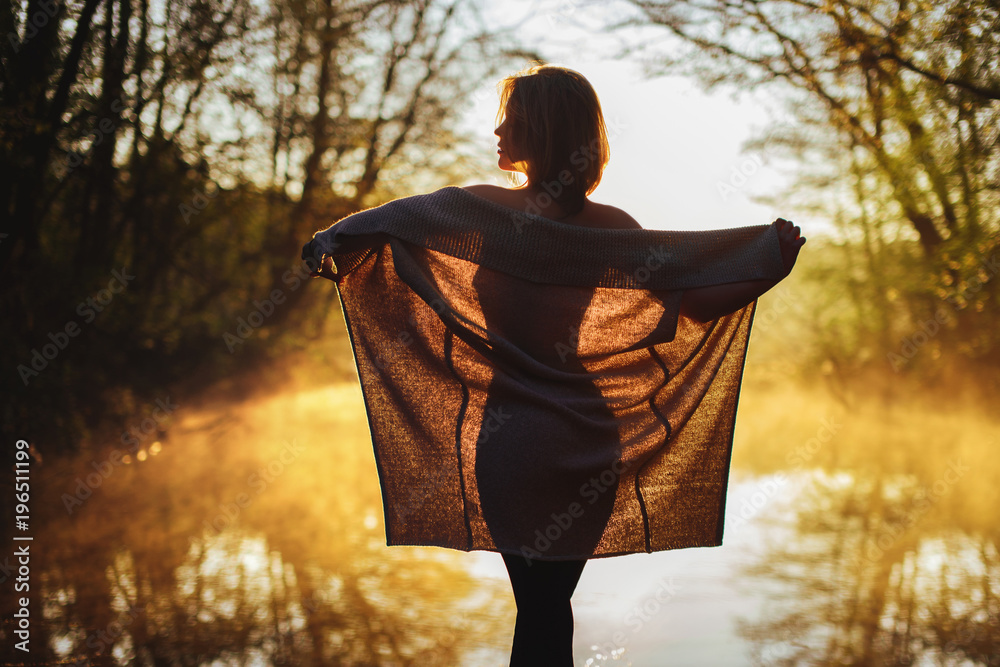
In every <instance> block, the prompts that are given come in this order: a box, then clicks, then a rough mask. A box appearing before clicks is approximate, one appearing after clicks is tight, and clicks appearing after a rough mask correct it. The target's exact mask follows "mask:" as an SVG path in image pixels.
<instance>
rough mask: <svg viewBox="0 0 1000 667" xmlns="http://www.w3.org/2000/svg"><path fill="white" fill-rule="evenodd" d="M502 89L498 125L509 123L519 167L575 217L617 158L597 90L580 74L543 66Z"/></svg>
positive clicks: (507, 82)
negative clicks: (545, 187)
mask: <svg viewBox="0 0 1000 667" xmlns="http://www.w3.org/2000/svg"><path fill="white" fill-rule="evenodd" d="M498 88H499V90H500V109H499V111H498V112H497V125H499V124H500V123H501V122H502V121H503V120H504V119H506V120H507V122H508V127H509V128H510V135H509V136H510V139H511V140H512V141H513V145H514V146H516V152H517V154H518V157H519V158H520V160H518V162H517V164H516V165H515V166H516V167H517V168H518V169H519V170H521V171H523V172H524V173H525V174H526V175H527V177H528V183H530V184H532V185H542V184H543V183H545V184H549V187H548V188H547V190H548V191H549V192H550V194H551V193H552V191H553V190H556V191H558V194H557V195H556V194H553V195H552V197H553V199H555V200H556V201H557V202H558V203H559V204H560V205H561V206H562V207H563V208H565V209H567V211H568V212H569V213H575V212H577V211H579V210H580V209H581V208H582V207H583V203H584V198H585V197H586V196H587V195H589V194H590V193H591V192H593V191H594V189H595V188H596V187H597V184H598V183H600V182H601V175H602V174H603V173H604V167H605V166H606V165H607V164H608V160H609V158H610V157H611V149H610V146H609V145H608V131H607V128H606V126H605V124H604V114H603V113H601V103H600V100H599V99H598V98H597V93H596V92H595V91H594V88H593V87H592V86H591V85H590V82H589V81H587V79H586V78H584V76H583V75H582V74H580V73H579V72H576V71H574V70H571V69H568V68H565V67H560V66H558V65H545V64H541V63H536V64H534V65H532V66H530V67H528V68H526V69H524V70H521V71H520V72H517V73H516V74H513V75H511V76H508V77H506V78H504V79H503V80H502V81H501V82H500V83H499V84H498ZM555 186H561V187H555Z"/></svg>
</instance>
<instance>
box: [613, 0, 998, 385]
mask: <svg viewBox="0 0 1000 667" xmlns="http://www.w3.org/2000/svg"><path fill="white" fill-rule="evenodd" d="M632 5H633V6H634V7H635V8H636V9H637V10H638V14H637V17H636V18H634V19H633V20H631V21H629V22H627V24H626V25H628V26H636V25H639V26H645V27H653V28H655V29H657V30H662V31H666V32H668V33H670V34H671V35H673V36H674V37H676V38H678V39H679V41H680V43H681V44H683V45H684V46H685V48H684V49H683V50H682V51H681V53H680V54H679V55H678V54H676V53H675V54H668V55H661V56H658V57H657V58H656V61H657V62H658V64H659V67H658V69H657V70H656V71H660V72H663V71H684V72H688V73H693V74H696V75H698V76H699V77H700V78H701V79H702V80H703V81H704V82H705V83H706V84H707V85H710V86H711V85H719V84H731V85H736V86H740V87H761V88H763V87H767V88H769V89H770V90H774V91H776V92H777V91H780V92H781V94H783V95H784V96H785V97H786V99H787V100H788V101H789V108H790V113H791V114H792V117H793V118H795V119H797V121H798V124H797V125H796V126H795V127H790V128H779V129H777V130H776V131H774V132H772V136H777V137H778V138H779V141H780V142H781V143H783V145H784V146H785V147H786V148H787V149H788V150H789V152H790V154H791V155H793V156H796V157H798V158H799V160H800V164H801V165H802V174H803V175H802V178H801V179H800V181H799V185H800V191H808V192H810V193H811V197H812V200H813V201H814V202H818V200H819V199H820V198H822V199H823V202H824V204H826V205H827V208H828V210H829V207H830V205H831V204H832V206H834V207H837V208H839V209H840V212H839V213H838V214H837V217H839V219H840V226H841V229H842V230H843V231H842V233H843V235H844V242H845V248H849V250H850V252H852V253H854V254H856V255H857V256H858V259H859V260H860V261H859V262H857V266H858V267H859V268H860V270H861V271H862V274H861V276H860V282H861V285H860V288H859V289H856V290H855V293H854V298H855V301H856V303H857V307H858V309H859V310H868V309H869V308H870V307H874V308H875V309H877V310H878V315H877V316H878V318H879V319H881V320H882V326H881V327H880V328H881V330H882V331H883V332H884V335H883V336H882V337H881V338H882V340H881V342H880V344H879V346H880V348H881V353H880V354H878V355H874V357H873V359H874V363H877V364H881V366H880V367H881V368H882V369H883V370H884V369H885V366H886V364H888V365H890V366H891V367H892V370H899V369H900V368H902V367H904V366H905V367H906V368H907V369H910V368H912V367H915V366H917V364H910V363H909V362H910V357H906V356H905V355H903V354H902V353H901V350H902V349H903V348H906V347H907V344H908V343H909V344H910V346H911V347H912V345H913V341H912V340H911V339H912V338H913V337H914V336H917V337H918V338H920V336H921V335H922V334H921V335H918V332H920V331H921V330H922V329H921V327H922V326H923V325H924V324H925V323H926V322H928V321H931V322H935V321H936V322H937V324H936V325H934V326H935V327H936V331H935V333H933V334H928V337H929V338H933V339H934V340H935V343H934V347H935V348H936V349H937V350H938V351H939V352H940V351H941V350H944V351H945V354H943V355H942V356H940V357H939V363H938V364H937V365H936V366H935V369H936V370H938V371H939V370H941V369H942V368H943V366H944V364H943V362H944V361H945V360H946V359H947V360H949V361H954V360H955V359H966V360H968V361H972V362H973V363H974V364H984V363H985V364H987V365H988V366H989V367H991V368H997V367H1000V344H998V343H1000V338H998V336H997V334H996V324H997V322H998V321H1000V304H998V301H997V298H998V295H1000V289H998V287H997V281H996V280H994V279H993V278H994V276H995V275H996V273H997V261H998V260H1000V257H998V256H997V251H998V250H1000V244H998V230H1000V214H998V211H1000V207H998V206H997V204H998V203H1000V199H998V197H1000V189H998V186H997V183H998V175H1000V151H998V147H1000V144H998V141H997V136H996V132H997V129H996V128H997V126H998V122H1000V105H998V104H997V102H996V100H997V99H998V97H997V93H998V92H1000V75H998V71H1000V70H998V65H1000V30H998V29H997V28H998V27H1000V8H998V7H997V6H996V3H993V2H988V1H985V0H981V1H979V2H971V3H969V2H958V1H957V0H956V1H953V2H947V3H944V4H941V3H929V2H909V1H905V0H904V1H901V2H898V3H889V2H877V1H874V0H863V1H861V2H857V1H855V0H830V1H826V2H810V1H808V0H768V1H763V2H759V1H757V2H754V1H749V0H748V1H738V2H721V1H718V2H716V1H714V0H707V1H697V0H667V1H645V0H634V1H633V2H632ZM640 48H642V47H640ZM646 48H648V47H646ZM816 158H819V159H816ZM817 165H818V167H817ZM831 193H832V196H830V195H831ZM911 241H916V242H917V243H918V247H919V253H918V254H915V253H914V252H913V251H912V249H910V248H909V245H908V244H909V243H910V242H911ZM904 270H905V271H908V272H909V274H908V275H907V274H906V273H904ZM848 278H850V277H848ZM890 281H892V282H890ZM855 286H856V287H858V285H855ZM869 321H870V320H869ZM859 322H861V323H862V325H863V324H864V320H861V319H859ZM855 352H857V350H856V349H855ZM911 356H912V355H911ZM899 359H903V362H902V363H901V362H900V361H899ZM871 363H873V362H871V361H868V362H865V363H864V364H862V363H858V364H856V365H855V368H853V369H852V373H854V372H856V371H857V370H859V367H860V366H863V365H865V364H867V365H871ZM928 366H934V365H933V364H931V365H928Z"/></svg>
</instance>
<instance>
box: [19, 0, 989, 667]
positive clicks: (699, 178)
mask: <svg viewBox="0 0 1000 667" xmlns="http://www.w3.org/2000/svg"><path fill="white" fill-rule="evenodd" d="M535 58H538V59H543V60H546V61H550V62H556V63H558V64H562V65H566V66H568V67H571V68H573V69H577V70H579V71H580V72H582V73H583V74H584V75H585V76H587V77H588V78H589V79H590V80H591V82H592V83H593V84H594V86H595V88H596V90H597V91H598V94H599V95H600V96H601V99H602V103H603V104H604V110H605V114H606V117H607V120H608V126H609V134H610V139H611V148H612V162H611V165H610V166H609V168H608V171H607V172H606V176H605V179H604V181H603V182H602V184H601V186H600V188H599V189H598V191H597V192H596V193H595V194H594V198H595V199H596V200H597V201H601V202H604V203H609V204H613V205H616V206H619V207H622V208H624V209H626V210H627V211H629V212H630V213H632V214H633V216H635V217H636V218H637V219H638V220H639V221H640V223H641V224H643V226H645V227H648V228H660V229H708V228H715V227H732V226H740V225H749V224H766V223H768V222H770V221H771V220H773V219H774V218H775V217H777V216H779V215H780V216H782V217H787V218H791V219H793V220H795V221H796V223H797V224H799V225H800V226H801V227H802V229H803V233H804V235H805V236H807V237H808V239H809V242H808V243H807V244H806V246H805V247H804V249H803V251H802V255H801V256H800V260H799V264H798V265H797V266H796V268H795V270H794V271H793V272H792V274H791V276H790V277H789V278H788V279H787V280H786V281H784V282H783V283H782V284H781V285H779V286H778V287H777V288H775V289H774V290H772V291H771V292H769V293H767V294H765V295H764V296H763V297H762V298H761V299H760V300H759V302H758V310H757V313H756V319H755V324H754V331H753V334H752V339H751V345H750V352H749V356H748V361H747V369H746V377H745V381H744V386H743V391H742V394H741V403H740V412H739V418H738V422H737V429H736V443H735V449H734V458H733V475H732V478H731V482H730V497H729V502H728V507H727V518H726V524H727V525H726V537H725V544H724V546H722V547H720V548H716V549H694V550H682V551H677V552H661V553H657V554H651V555H647V554H640V555H635V556H627V557H620V558H609V559H602V560H596V561H592V562H591V563H589V564H588V566H587V568H586V569H585V571H584V574H583V578H582V580H581V582H580V586H579V588H578V590H577V594H576V596H575V597H574V607H575V612H576V619H577V629H576V649H575V653H576V660H577V664H578V665H587V666H592V665H605V664H621V665H633V666H635V667H642V666H661V665H889V664H891V665H980V664H982V665H998V664H1000V599H998V596H1000V551H998V550H1000V510H998V508H1000V486H998V484H997V479H998V478H1000V463H998V461H1000V428H998V417H997V414H996V413H997V410H996V408H997V405H998V403H1000V401H998V398H1000V380H998V378H1000V375H998V371H1000V333H998V330H1000V306H998V300H997V299H998V294H1000V290H998V286H997V285H998V282H1000V281H998V279H997V273H998V271H1000V256H998V252H997V251H998V238H1000V236H998V227H1000V206H998V203H1000V129H998V128H1000V123H998V120H1000V72H998V61H1000V7H998V6H997V4H996V3H995V2H987V1H985V0H983V1H976V0H973V1H971V2H970V1H964V2H959V1H957V0H954V1H951V0H948V1H945V2H935V3H931V2H911V1H900V2H892V3H890V2H885V1H874V0H830V1H828V2H808V1H803V0H760V1H756V2H743V1H740V0H730V1H719V2H716V1H715V0H698V1H697V2H695V1H686V0H678V1H650V2H639V1H633V2H626V1H618V2H600V3H598V2H593V1H584V0H578V1H574V0H565V1H549V0H533V1H525V0H521V1H516V2H504V3H497V2H493V3H490V2H486V0H448V1H444V0H422V1H417V2H401V1H394V0H368V1H358V2H334V1H333V0H306V1H299V0H278V1H273V0H223V1H221V2H216V1H215V0H209V1H186V2H177V1H176V0H76V1H75V2H69V3H67V2H62V1H61V0H47V1H46V0H26V1H25V0H15V1H12V2H10V3H4V4H3V5H2V6H0V86H2V88H0V170H2V171H0V222H2V229H0V302H2V313H3V318H2V321H0V336H2V341H3V343H2V348H0V360H2V371H3V372H2V373H0V392H2V395H3V401H2V406H0V409H2V411H3V412H2V414H3V420H2V428H3V438H4V439H3V451H4V452H5V456H6V457H7V458H6V459H5V462H6V465H5V466H4V470H5V472H4V476H3V478H2V480H0V492H2V493H3V496H4V498H3V502H2V507H3V508H4V517H3V535H4V540H3V541H4V547H3V551H2V552H0V554H2V555H0V582H2V596H0V614H2V618H3V625H2V626H0V637H2V638H3V643H2V649H0V659H2V660H3V664H11V665H20V664H72V665H131V664H136V665H272V664H273V665H380V666H381V665H386V666H388V665H421V666H423V665H429V666H434V665H506V664H507V657H508V655H509V650H510V641H511V637H512V633H513V622H514V603H513V598H512V596H511V594H510V589H509V584H508V582H507V581H506V577H505V571H504V569H503V565H502V562H501V561H500V558H499V556H498V555H497V554H492V553H473V554H465V553H460V552H452V551H446V550H442V549H433V548H404V547H394V548H392V549H389V548H387V547H385V536H384V529H383V523H382V506H381V496H380V491H379V487H378V479H377V474H376V469H375V465H374V459H373V455H372V452H371V443H370V440H369V439H368V431H367V422H366V419H365V414H364V407H363V402H362V399H361V393H360V388H359V386H358V381H357V376H356V372H355V370H354V366H353V358H352V356H351V350H350V346H349V341H348V340H347V335H346V331H345V329H344V323H343V316H342V314H341V311H340V308H339V304H338V302H337V297H336V292H335V289H334V286H333V285H332V284H330V283H329V282H326V281H310V280H309V279H308V278H307V277H306V276H307V273H308V270H307V269H306V268H305V267H304V266H303V265H302V263H301V261H300V260H299V250H300V248H301V246H302V244H303V243H304V242H305V241H307V240H308V239H309V238H310V236H311V235H312V233H313V232H314V231H316V230H318V229H323V228H326V227H327V226H329V225H330V224H331V223H333V222H334V221H336V220H337V219H339V218H340V217H343V216H344V215H347V214H349V213H352V212H354V211H357V210H359V209H361V208H365V207H369V206H373V205H377V204H379V203H382V202H385V201H387V200H389V199H392V198H395V197H400V196H405V195H410V194H416V193H421V192H428V191H431V190H433V189H436V188H438V187H442V186H445V185H464V184H468V183H474V182H493V183H497V184H505V183H506V181H505V180H504V179H503V175H502V174H501V173H500V172H499V171H498V170H497V169H496V168H495V165H494V161H495V137H494V136H493V134H492V131H493V128H494V120H495V115H496V103H497V93H496V83H497V81H498V80H499V79H500V78H501V77H502V76H504V75H506V74H509V73H513V72H514V71H517V70H518V69H521V68H522V67H524V66H526V65H527V64H529V63H530V62H531V60H533V59H535ZM20 439H23V440H24V441H25V442H26V443H28V444H30V500H29V502H28V503H27V504H28V505H29V507H28V509H29V519H28V521H27V522H26V526H25V527H24V528H21V527H20V526H19V524H16V522H15V521H16V516H15V515H16V514H20V512H21V510H18V511H17V512H15V506H16V503H15V501H14V498H15V488H14V483H15V480H14V452H15V443H16V441H18V440H20ZM14 536H22V537H23V536H31V537H32V538H33V539H32V541H31V542H30V549H31V560H30V589H29V590H28V591H26V592H22V593H17V594H15V592H14V584H15V580H16V577H17V576H18V571H17V564H16V558H15V556H14V549H15V548H16V547H17V546H20V545H23V544H25V542H23V541H18V542H15V541H14V540H13V539H12V537H14ZM22 595H27V596H28V597H29V601H30V605H29V608H30V613H31V636H30V653H26V652H23V651H20V650H17V649H16V648H15V643H16V642H17V641H18V638H17V637H16V635H15V634H14V629H15V625H14V623H13V621H12V614H13V613H14V611H15V609H16V608H17V604H18V603H17V598H18V597H20V596H22Z"/></svg>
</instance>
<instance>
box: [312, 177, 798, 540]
mask: <svg viewBox="0 0 1000 667" xmlns="http://www.w3.org/2000/svg"><path fill="white" fill-rule="evenodd" d="M304 254H309V255H315V256H317V257H318V256H321V255H330V256H332V258H333V260H334V263H335V265H336V268H337V273H338V278H337V285H338V289H339V292H340V298H341V304H342V307H343V312H344V316H345V320H346V323H347V328H348V331H349V333H350V336H351V342H352V346H353V349H354V356H355V361H356V363H357V368H358V375H359V377H360V380H361V387H362V390H363V393H364V397H365V405H366V409H367V413H368V419H369V425H370V428H371V434H372V442H373V446H374V451H375V458H376V462H377V465H378V472H379V478H380V482H381V485H382V500H383V508H384V512H385V527H386V541H387V544H389V545H399V544H409V545H434V546H441V547H447V548H452V549H461V550H465V551H469V550H489V551H498V552H504V553H517V554H523V555H525V556H529V557H532V558H541V559H553V560H559V559H569V558H573V559H578V558H594V557H603V556H613V555H620V554H628V553H636V552H651V551H660V550H664V549H676V548H683V547H695V546H717V545H719V544H721V542H722V529H723V518H724V517H723V514H724V508H725V497H726V486H727V480H728V474H729V459H730V453H731V448H732V441H733V425H734V421H735V417H736V407H737V402H738V398H739V390H740V383H741V380H742V374H743V365H744V360H745V355H746V349H747V343H748V340H749V336H750V327H751V322H752V320H753V313H754V308H755V306H756V302H754V303H752V304H750V305H748V306H747V307H745V308H743V309H742V310H740V311H738V312H736V313H733V314H731V315H727V316H725V317H722V318H720V319H718V320H716V321H714V322H710V323H705V324H703V323H699V322H696V321H693V320H690V319H688V318H685V317H682V316H680V315H679V313H678V306H679V303H680V299H681V296H682V294H683V290H684V289H687V288H692V287H698V286H705V285H713V284H720V283H727V282H735V281H743V280H754V279H772V280H776V279H778V278H780V277H781V276H782V274H783V271H782V261H781V253H780V250H779V245H778V238H777V233H776V231H775V228H774V227H773V226H763V225H761V226H755V227H742V228H735V229H725V230H715V231H708V232H665V231H653V230H608V229H593V228H584V227H579V226H575V225H569V224H564V223H559V222H556V221H553V220H548V219H545V218H542V217H539V216H534V215H528V214H524V213H520V212H517V211H514V210H512V209H508V208H506V207H504V206H500V205H498V204H495V203H493V202H490V201H487V200H485V199H482V198H480V197H477V196H475V195H473V194H471V193H469V192H467V191H466V190H463V189H461V188H455V187H448V188H443V189H441V190H438V191H437V192H433V193H431V194H426V195H419V196H415V197H407V198H404V199H398V200H396V201H393V202H390V203H388V204H385V205H383V206H379V207H376V208H372V209H369V210H367V211H362V212H360V213H356V214H354V215H351V216H348V217H347V218H344V219H343V220H341V221H339V222H337V223H336V224H334V225H333V226H331V227H330V228H329V229H326V230H324V231H322V232H318V233H317V234H316V235H315V236H314V238H313V241H311V242H310V244H308V245H307V246H306V249H305V250H304Z"/></svg>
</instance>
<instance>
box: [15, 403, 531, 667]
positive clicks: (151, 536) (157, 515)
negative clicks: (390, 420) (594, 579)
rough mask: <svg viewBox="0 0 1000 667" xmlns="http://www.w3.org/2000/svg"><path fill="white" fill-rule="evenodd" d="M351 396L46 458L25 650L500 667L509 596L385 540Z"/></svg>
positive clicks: (162, 661) (197, 412) (56, 657)
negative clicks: (127, 451)
mask: <svg viewBox="0 0 1000 667" xmlns="http://www.w3.org/2000/svg"><path fill="white" fill-rule="evenodd" d="M359 391H360V390H358V389H357V388H356V387H353V386H347V387H344V388H337V387H326V388H322V389H318V390H315V391H311V392H304V393H292V392H288V393H283V394H281V395H278V396H276V397H274V398H271V399H268V400H261V401H253V402H248V403H245V404H241V405H225V404H223V405H219V406H215V407H212V408H205V409H195V408H187V407H185V406H181V407H179V408H178V409H177V411H176V421H175V423H174V424H173V425H172V427H171V428H170V431H169V433H170V439H169V440H157V441H156V442H158V443H159V450H160V451H158V452H157V453H156V455H155V456H154V455H152V454H153V452H152V442H150V443H149V444H148V445H144V447H143V449H142V450H141V451H142V452H144V454H145V456H144V459H145V460H138V459H139V457H138V456H135V457H131V458H130V460H129V462H127V463H126V462H124V461H120V462H117V461H116V462H115V463H113V464H112V463H109V464H108V466H103V464H104V463H106V462H108V461H110V460H112V459H108V458H104V457H106V456H107V455H106V454H102V458H99V459H95V460H93V461H92V460H90V459H91V458H93V457H90V458H83V459H80V460H76V461H73V462H57V463H51V464H50V463H49V462H48V461H47V462H46V465H45V466H44V467H42V468H40V471H42V472H44V480H38V483H39V484H40V486H41V487H42V490H41V491H39V492H37V493H38V495H37V496H36V498H37V499H36V500H35V503H34V506H35V508H36V516H37V518H38V521H39V522H40V525H44V534H43V535H39V536H38V537H36V541H35V543H34V547H33V548H35V549H36V552H37V553H39V554H42V556H41V558H40V559H39V562H38V564H37V565H36V566H35V569H33V574H32V576H33V581H35V582H37V583H38V586H36V587H34V589H33V591H32V593H33V595H34V596H35V597H34V598H33V600H32V605H33V607H32V609H34V610H42V613H41V614H40V615H43V616H44V622H41V623H39V622H36V625H35V626H34V627H33V636H32V647H33V651H32V658H34V659H36V660H38V659H42V658H43V656H44V660H45V661H46V662H49V663H55V662H61V663H63V664H79V665H120V664H138V665H199V664H218V665H227V664H234V665H236V664H239V665H242V664H277V665H281V664H289V665H411V664H412V665H475V664H500V663H501V662H502V660H503V658H504V657H505V656H506V655H507V653H508V652H509V649H510V633H511V629H512V619H513V615H514V608H513V599H512V597H511V594H510V591H509V586H506V585H505V584H504V582H502V581H494V580H486V581H477V580H475V579H474V578H473V577H472V576H471V574H470V568H469V567H468V562H469V561H468V559H469V558H470V557H469V556H468V555H467V554H461V553H458V552H445V551H444V550H435V549H412V548H402V547H394V548H392V549H388V548H386V547H385V542H384V531H383V528H382V514H381V499H380V495H379V487H378V479H377V475H376V470H375V464H374V460H373V458H372V452H371V445H370V441H368V440H367V429H366V425H365V421H364V413H363V410H362V406H361V403H360V393H359ZM137 454H138V453H137ZM95 464H96V467H95ZM102 469H103V470H104V472H106V473H107V474H106V475H101V473H100V471H101V470H102ZM94 473H96V474H97V475H98V476H97V477H91V478H89V480H88V475H92V474H94ZM80 484H83V487H82V488H83V491H81V490H80V489H81V487H80ZM86 491H89V492H90V493H89V494H88V493H86ZM74 499H75V500H74ZM77 501H79V502H77ZM35 613H38V612H37V611H36V612H35ZM39 620H40V621H41V619H39ZM39 625H41V627H39ZM6 643H7V644H8V645H9V644H10V642H6ZM43 647H44V648H43ZM498 656H499V657H498ZM11 657H17V658H21V659H23V658H22V656H11Z"/></svg>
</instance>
